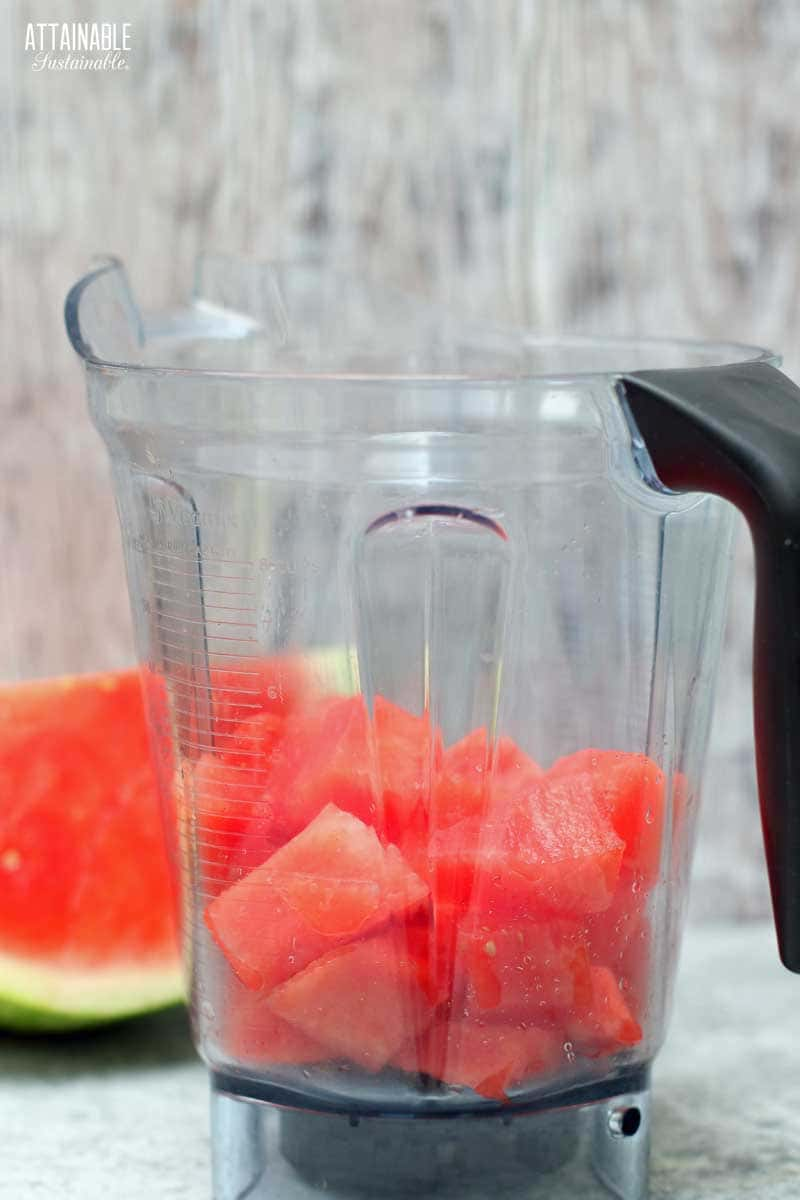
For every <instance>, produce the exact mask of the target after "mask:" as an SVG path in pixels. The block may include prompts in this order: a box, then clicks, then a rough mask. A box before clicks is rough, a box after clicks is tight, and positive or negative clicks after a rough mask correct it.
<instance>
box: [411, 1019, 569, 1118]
mask: <svg viewBox="0 0 800 1200" xmlns="http://www.w3.org/2000/svg"><path fill="white" fill-rule="evenodd" d="M562 1060H563V1055H562V1048H561V1039H560V1038H559V1037H558V1036H557V1035H556V1034H555V1033H553V1032H552V1031H551V1030H548V1029H536V1028H533V1027H531V1028H527V1029H526V1028H522V1027H520V1026H519V1025H503V1024H492V1025H488V1024H482V1023H481V1022H479V1021H475V1020H450V1021H440V1022H437V1023H436V1024H434V1025H433V1026H432V1027H431V1029H430V1030H429V1031H428V1033H427V1034H425V1035H423V1036H422V1037H421V1038H418V1039H417V1040H415V1041H411V1042H408V1043H406V1045H405V1046H403V1047H401V1049H400V1050H399V1051H398V1052H397V1053H396V1054H395V1056H394V1058H393V1059H392V1063H393V1065H395V1066H398V1067H400V1068H401V1070H404V1071H417V1072H421V1073H422V1074H425V1075H430V1076H431V1077H432V1078H434V1079H438V1080H440V1081H441V1082H442V1083H446V1084H452V1085H454V1086H456V1087H468V1088H471V1089H472V1090H473V1091H475V1092H478V1093H479V1094H480V1095H482V1096H485V1097H486V1098H487V1099H489V1100H506V1099H507V1098H508V1097H507V1091H508V1089H509V1088H511V1087H512V1086H513V1085H514V1084H517V1083H521V1082H522V1080H524V1079H526V1078H529V1077H530V1076H534V1075H543V1074H547V1073H549V1072H551V1071H553V1070H555V1069H556V1068H557V1067H558V1065H559V1064H560V1063H561V1061H562Z"/></svg>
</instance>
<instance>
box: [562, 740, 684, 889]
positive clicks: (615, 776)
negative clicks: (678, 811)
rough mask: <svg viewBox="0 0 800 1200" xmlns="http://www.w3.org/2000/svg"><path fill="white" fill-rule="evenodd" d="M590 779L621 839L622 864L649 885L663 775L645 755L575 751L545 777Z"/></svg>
mask: <svg viewBox="0 0 800 1200" xmlns="http://www.w3.org/2000/svg"><path fill="white" fill-rule="evenodd" d="M580 776H585V777H586V778H588V779H589V780H591V782H592V786H593V788H594V795H595V798H596V799H597V801H598V803H599V804H601V805H602V806H603V809H604V811H605V812H606V813H607V814H608V816H609V818H610V820H611V824H612V825H613V826H614V830H615V832H616V833H617V834H618V835H619V837H621V838H622V840H623V842H624V843H625V853H624V855H623V867H630V868H631V869H632V870H633V871H635V872H637V873H638V874H639V876H640V881H641V883H642V886H644V887H650V886H652V884H653V883H654V882H655V881H656V879H657V878H658V872H659V866H660V854H661V831H662V827H663V822H664V773H663V771H662V770H661V769H660V768H659V767H658V766H656V764H655V763H654V762H653V760H652V759H650V758H648V757H647V756H646V755H645V754H625V753H623V752H622V751H620V750H594V749H588V750H579V751H578V752H577V754H571V755H569V756H568V757H567V758H561V759H559V760H558V762H556V763H554V764H553V766H552V767H551V768H550V771H549V772H548V777H549V778H551V779H556V778H564V779H566V778H569V779H572V780H577V779H578V778H579V777H580Z"/></svg>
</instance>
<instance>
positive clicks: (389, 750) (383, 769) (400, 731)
mask: <svg viewBox="0 0 800 1200" xmlns="http://www.w3.org/2000/svg"><path fill="white" fill-rule="evenodd" d="M373 722H374V729H375V742H376V747H377V755H378V768H379V776H380V786H381V794H382V799H383V829H384V832H385V836H386V840H387V841H389V842H395V841H397V840H398V839H400V838H402V837H403V834H404V833H405V832H406V831H407V830H408V829H409V828H416V829H418V830H425V829H426V828H427V819H428V811H429V809H430V795H431V781H432V779H433V778H435V776H436V772H437V770H438V768H439V764H440V762H441V756H442V745H441V737H440V736H439V733H438V731H437V732H436V733H435V734H434V732H433V731H432V730H431V725H430V721H429V720H428V719H427V717H415V716H413V715H412V714H411V713H408V712H406V711H405V709H402V708H399V707H398V706H397V705H396V704H391V703H390V702H389V701H388V700H385V699H384V698H383V696H376V697H375V703H374V711H373Z"/></svg>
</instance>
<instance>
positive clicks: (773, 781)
mask: <svg viewBox="0 0 800 1200" xmlns="http://www.w3.org/2000/svg"><path fill="white" fill-rule="evenodd" d="M619 393H620V399H621V401H622V403H623V406H627V409H628V412H629V415H630V416H631V417H632V418H633V421H634V422H635V424H636V426H637V427H638V431H639V433H640V434H641V437H642V439H643V441H644V445H645V448H646V449H647V451H648V453H649V455H650V459H651V461H652V464H653V466H654V468H655V470H656V473H657V474H658V477H659V479H660V480H661V482H662V483H663V484H664V485H665V486H666V487H668V488H671V489H672V490H673V491H676V492H688V491H691V492H712V493H715V494H716V495H718V496H722V497H724V498H725V499H726V500H729V501H730V502H731V503H732V504H735V505H736V507H737V508H739V509H740V510H741V511H742V513H743V514H744V516H745V517H746V518H747V522H748V524H749V526H750V530H751V533H752V536H753V544H754V548H755V561H756V602H755V631H754V641H753V701H754V704H753V707H754V712H755V738H756V762H757V766H758V790H759V798H760V803H761V820H762V825H763V829H764V844H765V847H766V852H767V867H768V870H769V879H770V888H771V890H772V904H773V909H774V912H775V924H776V927H777V932H778V945H779V949H780V955H781V959H782V960H783V962H784V964H785V965H786V966H787V967H788V968H789V970H790V971H797V972H800V388H798V387H796V386H795V384H793V383H792V382H791V380H790V379H788V378H787V377H786V376H785V375H783V374H782V373H781V372H780V371H778V370H776V369H775V367H772V366H770V365H769V364H768V363H766V362H751V363H743V364H741V365H736V366H727V367H714V368H702V369H700V370H658V371H637V372H635V373H633V374H630V375H625V376H622V377H621V379H620V381H619Z"/></svg>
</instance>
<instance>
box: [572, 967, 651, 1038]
mask: <svg viewBox="0 0 800 1200" xmlns="http://www.w3.org/2000/svg"><path fill="white" fill-rule="evenodd" d="M564 1027H565V1031H566V1033H567V1036H568V1037H569V1038H570V1040H571V1041H572V1042H573V1043H574V1045H575V1048H576V1049H577V1050H579V1051H580V1052H581V1053H582V1054H586V1055H588V1056H590V1057H597V1056H599V1055H601V1054H613V1053H614V1052H615V1051H616V1050H619V1049H620V1047H624V1046H635V1045H636V1043H637V1042H640V1041H641V1040H642V1028H641V1026H640V1025H639V1022H638V1021H637V1020H636V1018H635V1017H634V1016H633V1013H632V1012H631V1010H630V1009H629V1008H628V1005H627V1004H626V1003H625V1000H624V998H623V996H622V993H621V991H620V990H619V985H618V984H617V981H616V978H615V977H614V973H613V971H611V970H610V969H609V968H608V967H592V968H591V969H590V974H589V980H588V987H587V989H586V994H585V995H578V996H577V997H576V1000H575V1006H574V1009H573V1011H572V1012H571V1013H569V1014H568V1016H567V1018H566V1020H565V1023H564Z"/></svg>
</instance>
